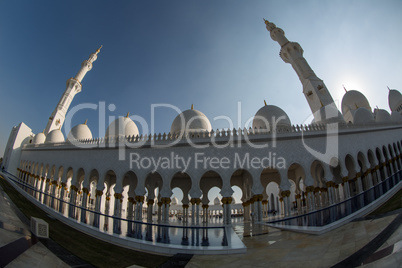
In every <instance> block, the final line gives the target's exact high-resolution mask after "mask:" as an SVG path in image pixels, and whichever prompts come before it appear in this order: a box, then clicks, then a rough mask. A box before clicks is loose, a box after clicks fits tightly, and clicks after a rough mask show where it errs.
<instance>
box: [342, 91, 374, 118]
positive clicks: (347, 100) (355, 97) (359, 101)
mask: <svg viewBox="0 0 402 268" xmlns="http://www.w3.org/2000/svg"><path fill="white" fill-rule="evenodd" d="M360 107H364V108H366V109H367V110H369V111H371V107H370V104H369V102H368V100H367V98H366V97H365V96H364V95H363V94H362V93H361V92H359V91H357V90H349V91H348V92H346V93H345V95H343V98H342V114H343V115H345V114H346V113H347V112H348V111H349V110H357V109H358V108H360Z"/></svg>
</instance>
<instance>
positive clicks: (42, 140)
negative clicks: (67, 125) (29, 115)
mask: <svg viewBox="0 0 402 268" xmlns="http://www.w3.org/2000/svg"><path fill="white" fill-rule="evenodd" d="M45 141H46V135H45V134H44V133H43V132H41V133H38V134H36V135H35V137H34V138H33V140H32V143H33V144H42V143H45Z"/></svg>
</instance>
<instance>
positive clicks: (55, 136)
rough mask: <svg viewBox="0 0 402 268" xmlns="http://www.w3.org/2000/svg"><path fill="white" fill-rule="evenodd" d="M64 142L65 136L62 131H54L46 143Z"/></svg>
mask: <svg viewBox="0 0 402 268" xmlns="http://www.w3.org/2000/svg"><path fill="white" fill-rule="evenodd" d="M58 142H64V135H63V133H62V132H61V130H60V129H54V130H52V131H50V132H49V134H47V136H46V140H45V143H58Z"/></svg>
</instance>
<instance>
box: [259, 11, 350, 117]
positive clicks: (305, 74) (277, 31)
mask: <svg viewBox="0 0 402 268" xmlns="http://www.w3.org/2000/svg"><path fill="white" fill-rule="evenodd" d="M264 21H265V25H266V28H267V30H268V31H269V32H270V34H271V38H272V39H273V40H274V41H276V42H278V43H279V45H280V46H281V51H280V53H279V55H280V57H281V58H282V60H283V61H284V62H286V63H290V64H291V65H292V67H293V69H294V70H295V71H296V73H297V76H298V77H299V79H300V82H301V83H302V85H303V93H304V96H305V97H306V99H307V102H308V104H309V106H310V109H311V111H312V112H313V114H314V119H315V122H316V123H320V122H327V121H338V122H343V121H344V120H343V117H342V115H341V114H340V113H339V110H338V109H337V108H336V105H335V103H334V100H333V99H332V96H331V94H330V93H329V91H328V89H327V87H326V86H325V84H324V82H323V81H322V80H321V79H320V78H318V77H317V76H316V74H315V73H314V71H313V70H312V69H311V67H310V65H308V63H307V61H306V59H305V58H304V57H303V48H302V47H301V46H300V45H299V44H298V43H296V42H290V41H289V40H288V39H287V38H286V37H285V32H284V31H283V30H282V29H281V28H277V27H276V25H275V24H273V23H272V22H269V21H267V20H265V19H264ZM323 107H329V108H331V110H332V111H334V110H335V109H336V110H338V112H337V114H333V113H332V115H329V114H328V113H325V111H324V112H323V109H325V108H323ZM323 113H325V114H326V115H324V114H323ZM330 117H331V118H333V119H335V120H333V119H332V120H329V119H330Z"/></svg>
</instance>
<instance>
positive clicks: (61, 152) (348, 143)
mask: <svg viewBox="0 0 402 268" xmlns="http://www.w3.org/2000/svg"><path fill="white" fill-rule="evenodd" d="M265 26H266V28H267V30H268V32H269V33H270V36H271V38H272V39H273V40H274V41H276V42H277V43H278V44H279V45H280V57H281V58H282V59H283V61H285V62H286V63H289V64H291V66H292V67H293V69H294V70H295V72H296V74H297V75H298V77H299V79H300V82H301V84H302V87H303V94H304V95H305V98H306V100H307V103H308V105H309V106H310V108H311V111H312V113H313V115H314V120H313V122H312V123H311V124H309V125H297V124H292V122H291V120H290V118H289V117H288V115H287V114H286V112H285V111H284V110H282V109H281V108H279V107H277V106H273V105H267V104H265V105H264V106H262V107H261V108H259V109H256V114H255V117H254V119H253V122H252V128H249V129H232V130H223V129H217V130H213V128H212V126H211V123H210V121H209V119H208V118H207V117H206V116H205V115H204V114H203V113H202V112H201V111H197V110H195V109H194V108H193V107H192V108H191V109H189V110H185V111H183V112H182V113H181V114H180V115H178V116H177V117H176V118H175V119H174V120H173V121H172V125H171V129H170V131H169V132H167V133H160V134H154V135H142V134H141V133H139V130H138V128H137V126H136V124H135V122H134V121H133V120H132V119H131V118H130V116H129V114H127V116H125V117H120V118H118V119H116V120H115V121H114V122H112V123H111V124H110V125H109V127H108V128H107V130H106V135H105V137H97V138H94V137H93V136H92V134H91V130H90V129H89V128H88V126H87V125H86V124H79V125H77V126H75V127H73V128H72V129H71V131H70V133H69V134H68V135H67V137H64V135H63V133H62V131H61V127H62V126H63V123H64V120H65V118H66V114H67V113H68V111H69V106H70V103H71V101H72V99H73V98H74V96H75V95H76V94H77V93H79V92H81V90H82V80H83V78H84V76H85V74H86V73H87V72H88V71H90V70H91V69H92V67H93V64H94V62H95V61H96V59H97V56H98V54H99V52H100V49H98V50H97V51H96V52H95V53H93V54H91V55H90V57H89V59H88V60H85V61H84V62H83V63H82V65H81V69H80V70H79V72H78V73H77V75H76V76H75V77H74V78H70V79H68V80H67V88H66V90H65V92H64V94H63V96H62V98H61V99H60V102H59V103H58V104H57V106H56V109H55V110H54V112H53V113H52V115H51V116H50V118H49V120H48V122H47V126H46V128H45V131H44V132H43V133H37V134H34V133H32V131H31V129H30V128H29V127H28V126H27V125H25V124H24V123H20V124H19V125H18V126H16V127H14V128H13V129H12V131H11V134H10V138H9V141H8V144H7V147H6V151H5V155H4V161H3V168H4V169H5V170H7V171H8V172H9V173H11V174H14V175H15V176H16V177H17V178H18V180H19V182H21V183H24V185H29V186H30V187H32V188H27V189H28V190H27V193H28V194H30V195H31V196H33V198H34V199H36V200H38V201H39V202H40V203H42V204H44V205H45V206H46V207H48V208H51V209H53V211H54V213H56V214H57V213H60V214H62V215H64V217H65V218H66V219H75V220H77V221H79V223H80V224H82V225H89V226H91V228H92V229H93V228H95V229H97V228H98V229H99V232H101V231H102V228H104V225H105V221H103V222H102V219H101V218H102V217H100V215H104V214H106V215H110V216H113V217H115V218H113V232H114V233H121V232H122V230H123V229H127V228H132V227H130V226H131V225H130V224H127V223H123V224H122V223H121V222H120V220H119V219H120V218H121V219H128V220H133V221H135V222H144V223H152V224H156V225H158V224H160V225H163V226H166V225H169V224H171V225H178V224H185V225H186V226H208V224H209V225H210V226H230V225H231V224H232V223H234V222H238V221H244V222H248V221H250V222H255V223H259V222H266V221H268V219H269V218H270V217H273V215H274V214H275V217H276V218H278V217H284V218H286V217H291V216H294V215H302V214H303V213H310V212H313V211H316V210H319V209H322V208H325V207H329V206H332V205H334V204H337V203H341V202H343V201H344V200H347V199H349V198H352V197H354V196H357V195H359V194H360V193H362V192H364V191H367V190H369V189H370V188H372V187H374V186H376V185H378V184H380V183H381V182H382V181H384V180H385V179H387V178H388V177H389V176H391V175H392V174H394V173H396V172H397V171H399V170H400V169H401V165H402V161H401V152H402V147H401V144H402V138H401V137H402V135H401V134H402V96H401V93H400V92H399V91H397V90H394V89H392V90H389V94H388V98H389V109H390V112H388V111H387V110H384V109H379V108H375V109H373V108H372V107H371V106H370V103H369V102H368V100H367V98H366V97H365V96H364V95H363V94H362V93H361V92H358V91H355V90H349V91H346V89H345V91H346V92H345V95H344V96H343V99H342V104H341V107H340V108H341V112H340V111H339V110H338V108H337V107H336V105H335V104H334V101H333V99H332V96H331V94H330V92H329V91H328V89H327V87H326V86H325V84H324V82H323V81H322V80H321V79H320V78H318V77H317V75H316V74H315V73H314V71H313V70H312V69H311V68H310V66H309V64H308V63H307V61H306V59H305V58H304V57H303V49H302V47H301V46H300V45H299V44H298V43H296V42H291V41H289V40H288V39H287V38H286V37H285V33H284V31H283V30H282V29H280V28H278V27H276V25H275V24H274V23H272V22H269V21H267V20H265ZM155 159H156V160H157V161H152V160H155ZM394 184H398V182H395V181H394ZM235 186H236V187H238V188H239V189H241V192H242V195H241V199H240V200H234V197H233V192H234V191H233V187H235ZM214 187H217V188H219V189H220V192H219V194H220V196H222V198H218V197H216V198H214V199H213V200H209V198H208V193H209V191H210V190H211V189H212V188H214ZM175 188H178V189H180V191H181V192H182V193H183V198H182V199H181V200H178V198H177V197H176V196H174V195H173V191H172V190H173V189H175ZM32 189H34V190H32ZM381 193H382V192H381ZM63 201H64V202H63ZM211 204H213V205H211ZM80 208H84V209H80ZM86 209H87V210H86ZM78 211H79V213H78ZM78 219H79V220H78ZM102 224H103V226H102ZM92 229H91V230H92ZM124 232H125V230H124ZM128 232H130V231H128Z"/></svg>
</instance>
